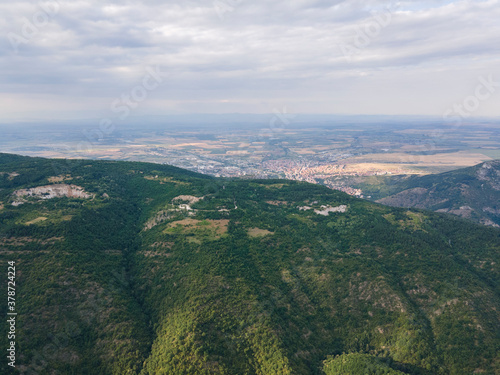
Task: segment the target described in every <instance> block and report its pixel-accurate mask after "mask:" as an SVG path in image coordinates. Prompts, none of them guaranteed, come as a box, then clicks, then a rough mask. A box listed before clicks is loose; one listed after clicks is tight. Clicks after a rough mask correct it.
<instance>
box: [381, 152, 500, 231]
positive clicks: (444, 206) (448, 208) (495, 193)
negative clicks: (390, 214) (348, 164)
mask: <svg viewBox="0 0 500 375" xmlns="http://www.w3.org/2000/svg"><path fill="white" fill-rule="evenodd" d="M389 183H390V184H392V185H393V186H391V189H390V190H391V191H392V195H389V196H387V197H384V198H381V199H379V200H377V202H379V203H382V204H387V205H390V206H395V207H415V208H425V209H429V210H433V211H437V212H447V213H451V214H454V215H458V216H461V217H464V218H467V219H471V220H473V221H476V222H479V223H481V224H486V225H491V226H500V160H497V161H490V162H486V163H482V164H479V165H476V166H474V167H470V168H464V169H459V170H455V171H451V172H446V173H440V174H437V175H428V176H422V177H411V178H409V179H407V180H401V179H399V180H393V181H391V182H389ZM394 191H396V192H395V193H394Z"/></svg>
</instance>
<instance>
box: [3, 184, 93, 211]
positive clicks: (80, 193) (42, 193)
mask: <svg viewBox="0 0 500 375" xmlns="http://www.w3.org/2000/svg"><path fill="white" fill-rule="evenodd" d="M13 196H14V197H15V198H16V200H15V201H14V202H13V203H12V205H13V206H18V205H20V204H23V203H25V202H26V199H25V198H28V197H33V198H36V199H52V198H62V197H67V198H80V199H89V198H93V195H92V194H89V193H87V192H86V191H85V190H84V189H83V188H82V187H81V186H77V185H67V184H55V185H45V186H37V187H34V188H30V189H20V190H16V191H15V192H14V193H13Z"/></svg>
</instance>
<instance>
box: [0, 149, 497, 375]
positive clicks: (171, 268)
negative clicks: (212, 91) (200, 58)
mask: <svg viewBox="0 0 500 375" xmlns="http://www.w3.org/2000/svg"><path fill="white" fill-rule="evenodd" d="M54 163H55V165H56V167H57V168H56V169H54ZM64 166H71V168H62V167H64ZM0 172H4V173H0V189H1V190H0V202H1V204H0V205H1V207H2V208H1V209H0V247H1V250H0V259H1V260H2V263H3V262H7V261H11V260H15V261H16V265H17V267H18V270H19V271H18V272H19V274H18V281H19V286H18V293H19V297H18V298H19V302H18V305H19V321H20V322H21V323H22V324H21V325H20V326H19V333H18V335H19V337H18V339H17V342H18V344H19V350H18V353H19V357H18V362H19V365H20V369H21V371H22V372H24V373H40V374H45V373H47V374H49V373H54V371H55V373H61V374H66V373H72V372H75V371H76V372H77V373H93V374H265V375H268V374H341V373H346V372H342V371H344V370H345V371H347V368H351V370H350V371H355V370H352V369H362V371H372V372H368V373H374V374H375V373H407V374H469V373H472V372H474V371H478V372H479V371H482V372H483V373H486V374H494V373H495V372H496V371H498V366H499V360H498V358H499V354H498V346H499V330H498V324H497V322H498V320H499V313H498V311H500V288H499V270H498V266H497V265H498V262H499V261H500V259H499V251H498V250H499V249H500V241H499V239H500V230H498V229H496V228H487V227H483V226H480V225H476V224H472V223H469V222H467V221H464V220H461V219H458V218H457V219H455V218H453V217H448V215H444V214H439V213H432V212H429V211H423V210H418V209H412V210H405V209H399V208H391V207H386V206H382V205H379V204H376V203H372V202H368V201H363V200H359V199H356V198H353V197H350V196H348V195H346V194H344V193H342V192H338V191H332V190H329V189H327V188H325V187H322V186H318V185H311V184H308V183H303V182H297V181H286V180H228V179H217V178H212V177H208V176H203V175H199V174H196V173H193V172H188V171H185V170H181V169H179V168H175V167H170V166H163V165H155V164H147V163H135V162H108V161H90V160H82V161H78V162H70V163H68V162H67V161H63V160H48V159H41V158H27V157H17V156H12V155H6V154H0ZM55 181H57V182H55ZM51 184H68V185H75V186H78V187H80V188H82V189H83V191H85V192H86V194H89V195H91V197H87V198H85V197H83V198H82V197H71V196H70V197H68V196H62V197H52V198H49V199H42V197H41V196H36V195H35V196H25V197H24V199H25V200H26V202H23V204H20V205H18V206H13V205H12V202H15V199H16V195H15V194H14V193H15V192H16V191H19V190H22V189H25V190H26V189H33V188H37V187H38V188H40V187H44V186H49V185H51ZM193 198H196V199H193ZM306 207H310V209H307V208H306ZM325 211H326V215H323V214H319V213H318V212H325ZM41 218H44V219H41ZM3 284H4V285H6V283H3ZM2 334H3V333H2ZM343 353H346V354H345V355H343ZM347 353H349V354H347ZM329 356H330V357H329ZM3 365H4V363H2V366H3ZM344 365H345V366H344ZM343 366H344V367H343ZM4 368H6V367H4ZM343 368H344V369H343ZM339 369H340V370H339ZM368 369H372V370H368ZM339 371H340V372H339ZM356 371H357V370H356ZM359 371H361V370H359ZM377 371H378V372H377ZM384 371H385V372H384ZM391 371H392V372H391Z"/></svg>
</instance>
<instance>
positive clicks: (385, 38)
mask: <svg viewBox="0 0 500 375" xmlns="http://www.w3.org/2000/svg"><path fill="white" fill-rule="evenodd" d="M42 4H45V7H49V9H50V5H52V9H55V8H57V11H54V12H53V14H49V13H47V12H45V13H46V15H47V20H45V19H44V18H43V12H44V10H43V9H44V7H43V6H41V5H40V4H35V3H33V2H30V1H24V0H19V1H16V2H14V3H12V2H6V1H2V2H0V12H2V14H3V15H4V17H3V18H2V20H0V30H1V32H2V35H3V36H4V38H3V39H2V40H1V41H0V68H1V69H2V72H3V74H2V75H1V76H0V87H1V88H0V97H2V96H3V97H8V96H9V95H14V94H15V95H14V96H15V98H16V99H15V100H13V99H10V100H9V103H10V105H9V109H7V112H5V113H4V116H5V117H6V118H13V119H16V118H17V117H18V116H20V115H19V113H23V112H26V107H25V105H26V103H30V105H33V103H34V102H36V99H34V98H36V96H37V95H42V94H43V93H45V94H46V96H47V97H46V98H45V99H43V101H41V102H40V103H43V105H42V104H40V105H34V106H33V111H35V112H36V111H39V110H40V107H44V108H46V109H47V111H48V112H51V113H52V114H53V115H54V116H56V115H57V111H58V110H59V109H60V103H64V105H65V112H66V111H71V109H72V107H74V108H75V110H76V109H78V110H80V109H81V108H82V106H85V104H86V103H87V104H88V111H89V113H94V112H99V111H103V110H106V109H109V107H110V103H111V102H112V101H113V100H114V99H115V98H116V97H119V96H120V95H121V94H122V93H123V92H124V91H127V90H130V88H132V87H134V85H136V84H137V83H138V82H140V80H141V79H142V77H143V76H144V72H145V69H146V68H147V67H148V66H157V65H160V66H161V67H162V69H163V70H164V71H167V72H168V78H167V79H166V80H165V83H164V84H163V85H162V86H161V87H160V88H158V89H157V90H155V92H154V93H152V95H151V100H150V101H149V104H148V103H144V104H143V105H142V108H144V110H152V111H155V112H161V110H162V107H163V108H168V110H169V111H170V110H172V109H173V110H178V111H181V112H182V111H195V112H196V111H198V110H197V109H203V111H207V110H208V111H211V112H220V111H226V110H227V108H228V106H227V104H228V103H237V105H236V106H234V107H235V108H238V110H239V111H242V112H262V111H266V108H263V106H262V103H268V104H266V105H269V106H272V105H288V106H289V107H290V108H295V111H296V112H299V111H300V112H322V113H331V112H335V113H368V112H370V113H386V114H387V113H389V114H390V113H394V114H396V113H403V114H410V113H411V114H438V115H439V114H441V113H442V112H443V111H445V110H446V107H447V106H448V105H449V104H450V103H452V102H453V101H454V100H460V97H457V95H465V96H466V95H468V92H469V91H468V90H470V89H471V87H472V88H473V87H474V83H475V81H476V80H477V79H478V77H479V76H481V75H487V74H495V73H497V70H495V69H496V67H497V66H498V60H499V58H500V47H499V44H498V40H499V38H500V24H498V19H499V18H500V6H499V5H500V1H499V0H487V1H469V0H463V1H422V2H415V1H399V2H392V3H388V2H387V1H376V0H372V1H358V0H350V1H321V0H289V1H273V2H269V1H263V0H254V1H250V0H214V1H213V2H212V1H195V0H188V1H182V2H178V1H156V0H149V1H141V2H139V1H120V2H118V1H96V0H89V1H67V0H65V1H63V0H57V3H56V0H47V1H45V2H43V3H42ZM388 7H389V9H390V10H388V9H387V8H388ZM37 17H38V18H37ZM45 21H47V22H45ZM33 26H34V27H33ZM16 36H17V39H16ZM13 38H14V41H15V42H17V44H16V43H13V42H12V41H13ZM13 44H14V45H16V47H17V51H16V50H15V49H14V48H13ZM346 51H347V52H346ZM430 77H432V81H431V80H430ZM497 79H498V80H500V74H499V76H498V78H497ZM23 97H25V98H26V100H23ZM429 97H432V98H434V99H433V100H432V101H431V102H430V101H429V100H428V98H429ZM47 98H48V99H47ZM58 98H59V99H58ZM96 98H99V99H100V100H99V101H96ZM401 98H406V100H402V99H401ZM497 98H498V96H497ZM71 99H73V101H72V100H71ZM229 99H230V101H228V100H229ZM59 100H60V102H59ZM193 102H195V103H197V104H196V105H195V106H193V105H192V104H191V103H193ZM72 103H74V104H72ZM162 103H163V104H162ZM394 103H397V105H396V104H394ZM271 110H272V108H267V111H271ZM483 111H484V114H486V115H494V116H498V115H500V112H499V111H500V110H499V109H496V107H495V106H493V105H485V106H484V109H483ZM479 114H483V113H482V112H481V111H480V112H479Z"/></svg>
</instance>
